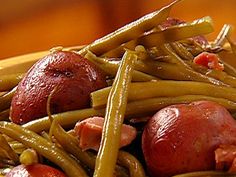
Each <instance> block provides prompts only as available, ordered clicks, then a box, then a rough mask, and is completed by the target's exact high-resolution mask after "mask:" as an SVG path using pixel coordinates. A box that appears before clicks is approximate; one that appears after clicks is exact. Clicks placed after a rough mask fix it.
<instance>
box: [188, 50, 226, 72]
mask: <svg viewBox="0 0 236 177" xmlns="http://www.w3.org/2000/svg"><path fill="white" fill-rule="evenodd" d="M193 62H194V63H195V64H198V65H202V66H205V67H207V68H209V69H215V70H220V71H222V70H224V65H223V64H221V63H220V62H219V57H218V56H217V55H216V54H213V53H208V52H202V53H200V54H199V55H198V56H196V57H195V58H194V60H193Z"/></svg>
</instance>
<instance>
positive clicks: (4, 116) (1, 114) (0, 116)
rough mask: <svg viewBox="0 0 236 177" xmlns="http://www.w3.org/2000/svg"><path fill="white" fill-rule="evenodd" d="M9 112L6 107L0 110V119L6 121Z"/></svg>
mask: <svg viewBox="0 0 236 177" xmlns="http://www.w3.org/2000/svg"><path fill="white" fill-rule="evenodd" d="M9 114H10V109H6V110H4V111H2V112H0V121H1V120H6V121H8V120H9Z"/></svg>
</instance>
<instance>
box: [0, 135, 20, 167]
mask: <svg viewBox="0 0 236 177" xmlns="http://www.w3.org/2000/svg"><path fill="white" fill-rule="evenodd" d="M0 144H1V147H0V149H1V150H2V151H3V152H5V153H4V154H6V157H7V158H9V159H11V160H13V161H14V163H17V162H19V158H18V155H17V154H16V153H15V152H14V151H13V149H12V148H11V146H10V145H9V143H8V142H7V140H6V139H5V137H4V136H2V135H1V134H0Z"/></svg>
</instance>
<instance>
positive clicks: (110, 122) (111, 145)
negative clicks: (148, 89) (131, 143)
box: [94, 51, 137, 177]
mask: <svg viewBox="0 0 236 177" xmlns="http://www.w3.org/2000/svg"><path fill="white" fill-rule="evenodd" d="M136 60H137V55H136V54H135V53H133V52H130V51H126V53H125V54H124V56H123V58H122V62H121V64H120V67H119V69H118V71H117V75H116V77H115V80H114V82H113V85H112V87H111V92H110V94H109V96H108V104H107V107H106V114H105V123H104V126H103V132H102V139H101V143H100V148H99V151H98V155H97V158H96V165H95V171H94V177H104V176H106V177H112V176H113V173H114V169H115V164H116V160H117V156H118V150H119V144H120V136H121V126H122V124H123V120H124V115H125V110H126V104H127V97H128V90H129V85H130V82H131V79H132V71H133V66H134V63H135V61H136Z"/></svg>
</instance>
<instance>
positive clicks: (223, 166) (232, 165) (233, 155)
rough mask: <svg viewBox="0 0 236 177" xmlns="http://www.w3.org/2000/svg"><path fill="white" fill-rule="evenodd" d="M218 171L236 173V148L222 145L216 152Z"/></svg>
mask: <svg viewBox="0 0 236 177" xmlns="http://www.w3.org/2000/svg"><path fill="white" fill-rule="evenodd" d="M215 160H216V170H228V171H229V172H236V146H235V145H220V147H219V148H217V149H216V150H215Z"/></svg>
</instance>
